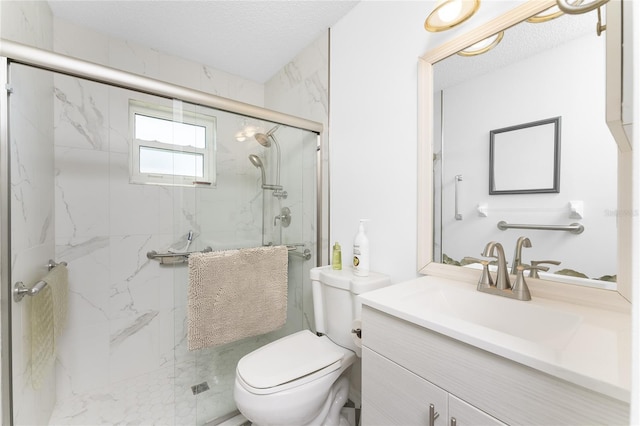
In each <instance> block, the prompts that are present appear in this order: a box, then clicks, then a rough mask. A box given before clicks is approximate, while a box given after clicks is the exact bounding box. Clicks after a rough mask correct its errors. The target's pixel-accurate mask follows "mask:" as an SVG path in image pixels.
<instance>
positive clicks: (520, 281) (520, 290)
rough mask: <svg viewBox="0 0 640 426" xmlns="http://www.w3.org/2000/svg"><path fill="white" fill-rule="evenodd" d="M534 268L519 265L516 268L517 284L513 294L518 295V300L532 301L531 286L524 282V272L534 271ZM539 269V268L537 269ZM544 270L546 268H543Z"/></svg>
mask: <svg viewBox="0 0 640 426" xmlns="http://www.w3.org/2000/svg"><path fill="white" fill-rule="evenodd" d="M533 268H534V267H533V266H524V265H518V266H517V267H516V283H515V284H514V285H513V289H512V290H511V291H512V293H514V294H515V295H516V299H518V300H531V293H530V292H529V286H527V283H526V281H525V280H524V271H525V270H527V269H533ZM535 268H538V267H535ZM543 268H544V266H543Z"/></svg>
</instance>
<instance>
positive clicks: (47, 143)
mask: <svg viewBox="0 0 640 426" xmlns="http://www.w3.org/2000/svg"><path fill="white" fill-rule="evenodd" d="M52 33H53V17H52V15H51V11H50V10H49V7H48V6H47V5H46V3H44V2H14V1H3V2H2V3H1V4H0V37H2V38H5V39H9V40H14V41H18V42H21V43H26V44H30V45H32V46H36V47H40V48H44V49H51V48H52V43H51V40H52ZM15 68H17V66H14V67H13V68H12V69H15ZM22 68H23V71H24V72H22V73H20V74H12V75H11V80H10V84H11V86H12V88H13V93H14V95H11V96H10V108H11V110H12V115H11V123H10V127H11V128H12V131H11V133H10V140H9V144H10V157H11V166H12V167H11V188H10V196H11V216H12V221H11V241H12V251H11V259H10V261H11V272H12V277H11V278H12V281H11V282H12V283H13V282H16V281H23V282H24V283H25V284H27V285H32V284H33V283H35V282H36V281H38V280H39V279H41V278H42V277H43V276H44V275H45V274H46V272H47V271H46V266H45V265H46V263H47V261H48V260H49V259H51V258H53V257H54V238H55V234H54V223H53V222H54V221H53V214H54V212H53V145H52V143H51V141H52V140H53V126H52V116H53V103H52V101H51V92H52V87H53V79H52V78H51V77H49V78H46V77H45V78H42V75H41V74H39V73H38V72H37V71H35V70H26V69H24V67H22ZM10 303H12V324H13V328H14V330H15V335H14V338H13V342H12V344H13V373H12V374H13V387H14V394H13V398H14V406H13V410H14V411H13V413H14V419H16V422H17V423H18V424H46V422H47V419H48V418H49V416H50V414H51V412H52V410H53V406H54V403H55V376H54V367H53V365H51V366H50V367H49V372H50V373H49V374H48V376H47V379H45V380H44V382H43V383H42V384H41V386H40V387H39V388H38V389H34V388H33V386H32V381H31V361H30V360H31V330H30V321H29V318H30V308H31V301H30V300H29V298H27V299H24V300H23V301H22V302H20V303H15V302H10ZM3 344H5V342H3ZM2 379H3V380H6V378H4V377H3V378H2ZM3 397H4V395H3Z"/></svg>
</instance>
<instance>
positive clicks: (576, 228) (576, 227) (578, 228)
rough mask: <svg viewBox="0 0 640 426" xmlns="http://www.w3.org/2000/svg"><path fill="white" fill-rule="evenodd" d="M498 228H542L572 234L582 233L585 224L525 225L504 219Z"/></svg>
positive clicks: (503, 229) (502, 229)
mask: <svg viewBox="0 0 640 426" xmlns="http://www.w3.org/2000/svg"><path fill="white" fill-rule="evenodd" d="M498 229H499V230H501V231H505V230H507V229H540V230H543V231H567V232H571V233H572V234H581V233H582V232H583V231H584V226H583V225H581V224H579V223H572V224H570V225H523V224H516V223H507V222H505V221H504V220H501V221H500V222H498Z"/></svg>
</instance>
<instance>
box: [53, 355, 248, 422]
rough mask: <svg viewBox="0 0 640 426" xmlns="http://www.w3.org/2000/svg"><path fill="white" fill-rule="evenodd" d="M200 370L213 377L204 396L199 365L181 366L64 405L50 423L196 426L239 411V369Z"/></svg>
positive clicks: (59, 407)
mask: <svg viewBox="0 0 640 426" xmlns="http://www.w3.org/2000/svg"><path fill="white" fill-rule="evenodd" d="M199 367H200V369H201V371H200V372H199V374H198V375H199V376H200V377H208V378H209V379H207V383H208V385H209V387H210V389H209V390H206V391H204V392H202V393H199V394H198V395H194V394H193V392H192V389H191V387H192V386H193V385H195V384H198V383H199V382H198V380H197V379H195V378H194V374H195V373H194V372H195V371H196V366H195V365H194V362H185V363H183V364H181V365H179V366H176V368H173V367H170V368H165V369H161V370H157V371H156V372H153V373H150V374H145V375H141V376H138V377H136V378H133V379H129V380H126V381H123V382H119V383H116V384H114V385H111V386H109V387H106V388H102V389H95V390H93V391H92V392H87V393H85V394H82V395H77V396H75V397H73V398H70V399H67V400H65V401H59V402H58V404H57V405H56V407H55V409H54V412H53V414H52V416H51V420H50V421H49V424H50V425H51V426H53V425H56V426H57V425H60V426H62V425H65V426H66V425H82V426H87V425H92V426H94V425H95V426H98V425H173V426H196V425H205V424H207V423H211V422H213V420H214V419H216V418H218V417H221V416H222V415H224V414H226V413H230V412H232V411H234V410H235V405H234V403H233V380H234V378H235V369H231V370H230V371H229V372H228V373H226V374H224V375H211V374H207V373H208V372H203V371H202V369H203V367H202V366H199ZM209 373H210V372H209ZM192 382H193V383H192Z"/></svg>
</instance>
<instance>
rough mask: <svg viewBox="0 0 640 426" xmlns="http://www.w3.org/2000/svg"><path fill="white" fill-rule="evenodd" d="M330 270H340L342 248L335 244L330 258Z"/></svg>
mask: <svg viewBox="0 0 640 426" xmlns="http://www.w3.org/2000/svg"><path fill="white" fill-rule="evenodd" d="M331 259H332V260H331V268H332V269H335V270H336V271H339V270H341V269H342V248H341V247H340V244H338V242H336V243H335V244H334V245H333V255H332V256H331Z"/></svg>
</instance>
